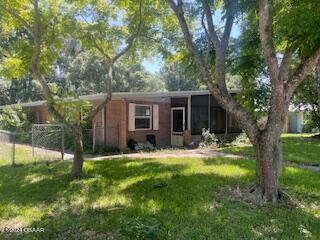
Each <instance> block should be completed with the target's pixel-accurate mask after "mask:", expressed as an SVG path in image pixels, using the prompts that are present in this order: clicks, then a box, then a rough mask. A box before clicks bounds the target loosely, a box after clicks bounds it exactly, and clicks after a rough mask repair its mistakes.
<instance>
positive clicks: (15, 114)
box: [0, 105, 31, 132]
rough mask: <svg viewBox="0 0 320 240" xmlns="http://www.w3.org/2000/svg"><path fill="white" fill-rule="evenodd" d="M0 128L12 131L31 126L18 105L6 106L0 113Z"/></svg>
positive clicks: (22, 129) (23, 129)
mask: <svg viewBox="0 0 320 240" xmlns="http://www.w3.org/2000/svg"><path fill="white" fill-rule="evenodd" d="M0 128H1V129H4V130H8V131H12V132H19V131H27V130H30V128H31V123H30V122H29V121H28V118H27V114H26V113H25V112H24V111H23V109H22V107H21V106H20V105H17V106H15V107H6V108H4V109H3V112H2V114H1V115H0Z"/></svg>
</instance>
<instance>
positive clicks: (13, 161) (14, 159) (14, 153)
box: [11, 133, 16, 167]
mask: <svg viewBox="0 0 320 240" xmlns="http://www.w3.org/2000/svg"><path fill="white" fill-rule="evenodd" d="M11 136H12V166H13V167H14V166H15V165H16V137H15V134H14V133H12V134H11Z"/></svg>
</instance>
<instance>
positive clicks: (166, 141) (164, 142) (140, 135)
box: [126, 101, 171, 147]
mask: <svg viewBox="0 0 320 240" xmlns="http://www.w3.org/2000/svg"><path fill="white" fill-rule="evenodd" d="M129 103H136V104H148V105H152V104H158V105H159V130H135V131H128V132H127V141H128V140H129V139H134V140H135V141H137V142H145V141H146V136H147V135H155V137H156V144H157V146H158V147H165V146H169V145H170V134H171V133H170V131H171V104H170V102H165V103H159V102H141V101H128V102H127V105H126V107H127V116H128V115H129V114H128V111H129ZM128 121H129V120H128V118H127V124H128Z"/></svg>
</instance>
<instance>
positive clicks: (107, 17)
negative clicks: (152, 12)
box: [0, 0, 141, 177]
mask: <svg viewBox="0 0 320 240" xmlns="http://www.w3.org/2000/svg"><path fill="white" fill-rule="evenodd" d="M76 3H77V2H76ZM83 3H84V4H85V5H84V7H88V9H90V7H93V8H95V9H98V10H99V14H100V15H101V16H103V17H102V18H98V20H99V21H98V22H96V25H102V26H104V27H108V28H104V27H102V28H99V29H98V30H99V32H97V34H100V36H102V37H101V38H100V39H99V40H101V44H98V43H97V39H96V36H95V35H91V38H90V40H92V41H93V43H94V45H95V47H96V48H97V49H100V53H103V54H104V56H105V58H106V59H107V63H108V75H107V76H106V81H105V82H106V88H107V96H106V98H105V100H104V101H102V102H101V103H100V104H99V105H97V106H96V107H94V108H93V110H92V111H90V112H89V113H88V114H87V116H86V118H85V121H80V122H79V121H77V122H68V121H67V120H66V118H65V117H64V115H63V114H62V112H63V111H61V104H62V103H63V102H61V101H59V104H57V101H56V91H52V87H51V85H50V84H49V83H48V81H47V80H46V76H47V74H48V73H49V72H50V71H53V66H54V64H53V63H54V61H55V60H56V59H57V58H58V54H59V52H60V50H61V49H62V44H63V39H64V38H63V36H66V35H67V34H68V33H73V34H74V33H75V32H72V30H73V29H74V26H77V24H79V19H78V18H77V17H76V16H74V15H73V14H72V13H73V12H72V13H70V12H68V9H69V8H67V7H66V2H63V1H51V0H48V1H39V0H32V1H28V0H25V1H2V2H1V3H0V12H1V14H2V18H1V24H2V26H4V28H5V29H9V30H8V31H11V32H15V31H17V30H19V31H22V32H23V34H22V35H21V36H20V37H19V39H18V41H17V44H16V45H14V46H13V47H12V49H10V51H8V54H7V56H5V61H4V64H3V66H4V68H5V69H10V68H8V67H9V66H13V67H14V71H11V72H12V73H13V74H17V75H19V76H23V75H25V74H27V72H28V70H30V72H31V73H32V76H33V78H34V80H35V81H36V82H37V83H39V85H40V86H41V89H42V93H43V96H44V98H45V99H46V100H47V105H48V109H49V112H50V114H51V115H52V116H53V117H54V118H55V119H56V120H57V121H59V122H61V123H63V124H64V125H65V127H66V129H67V131H68V133H69V134H70V135H71V136H72V138H73V145H74V147H73V152H74V160H73V165H72V170H71V175H72V176H73V177H79V176H81V174H82V167H83V144H82V138H83V137H82V135H83V134H82V128H83V124H84V122H91V121H92V120H93V118H94V117H95V116H96V114H97V113H98V112H99V111H101V110H102V108H103V107H104V106H105V104H106V103H107V102H108V101H110V99H111V97H112V89H111V83H112V79H113V71H112V70H113V64H114V63H115V62H116V61H117V60H118V59H119V58H120V57H122V56H123V55H124V54H125V53H127V52H128V51H129V50H130V49H131V47H132V46H133V44H134V41H135V39H136V38H137V37H138V35H139V31H140V30H139V29H140V27H138V28H136V24H135V23H136V18H137V16H138V18H139V19H140V16H141V4H140V7H138V9H139V10H138V12H136V8H135V7H133V8H129V7H128V6H127V5H123V4H122V3H123V2H121V1H120V2H117V1H114V2H112V3H108V2H106V1H87V2H86V1H82V2H81V3H80V4H83ZM116 7H117V10H118V11H120V10H119V9H121V7H122V9H121V11H120V12H121V14H120V15H119V14H118V15H115V14H114V12H112V10H113V9H114V8H116ZM90 14H91V15H90ZM92 14H93V13H92V12H89V16H91V17H89V18H91V20H93V21H94V20H95V16H94V15H92ZM121 17H122V19H123V20H124V25H123V26H122V25H121V26H114V25H113V24H112V22H110V21H112V20H115V19H116V18H119V19H121ZM131 21H132V22H131ZM81 24H85V23H83V22H81V23H80V25H81ZM125 24H127V26H126V25H125ZM87 25H90V26H91V25H92V24H87ZM112 26H114V27H112ZM138 26H140V22H139V23H138ZM77 29H78V28H77ZM78 30H79V29H78ZM119 32H120V33H119ZM105 36H110V37H111V41H110V42H106V43H110V45H109V46H106V45H105V44H104V43H105V42H104V41H105V40H106V39H104V38H103V37H105ZM83 40H85V39H83ZM102 43H103V44H102ZM126 43H127V44H126ZM122 46H124V47H122ZM117 47H118V48H120V50H119V49H118V48H117ZM111 54H112V56H111ZM10 75H11V76H10ZM8 76H9V77H12V74H8Z"/></svg>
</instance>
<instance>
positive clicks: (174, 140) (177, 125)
mask: <svg viewBox="0 0 320 240" xmlns="http://www.w3.org/2000/svg"><path fill="white" fill-rule="evenodd" d="M184 129H185V114H184V107H175V108H171V145H172V146H183V132H184Z"/></svg>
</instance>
